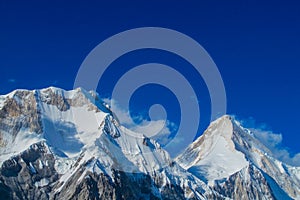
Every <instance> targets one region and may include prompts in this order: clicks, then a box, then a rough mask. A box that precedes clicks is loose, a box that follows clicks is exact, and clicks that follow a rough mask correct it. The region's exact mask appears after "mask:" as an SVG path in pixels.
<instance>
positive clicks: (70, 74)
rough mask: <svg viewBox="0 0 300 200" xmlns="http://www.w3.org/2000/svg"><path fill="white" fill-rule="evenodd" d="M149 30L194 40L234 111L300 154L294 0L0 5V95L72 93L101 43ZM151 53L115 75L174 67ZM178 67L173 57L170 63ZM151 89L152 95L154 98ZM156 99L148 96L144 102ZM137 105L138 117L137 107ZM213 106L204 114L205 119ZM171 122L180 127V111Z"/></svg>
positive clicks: (299, 43)
mask: <svg viewBox="0 0 300 200" xmlns="http://www.w3.org/2000/svg"><path fill="white" fill-rule="evenodd" d="M144 26H159V27H166V28H171V29H175V30H177V31H180V32H182V33H185V34H187V35H189V36H190V37H192V38H194V39H195V40H197V41H198V42H199V43H200V44H201V45H202V46H203V47H204V48H205V49H206V50H207V51H208V53H209V54H210V55H211V57H212V58H213V59H214V61H215V63H216V64H217V66H218V68H219V70H220V72H221V74H222V77H223V80H224V83H225V87H226V92H227V100H228V113H229V114H236V115H237V116H238V117H239V118H242V119H244V118H248V117H253V118H254V119H255V120H256V121H257V123H258V124H261V123H266V124H267V125H268V126H269V128H270V129H272V130H273V131H274V132H277V133H282V134H283V138H284V145H285V146H287V147H289V148H291V150H292V152H294V153H295V152H300V145H299V141H300V129H299V115H300V106H299V102H300V89H299V85H300V78H299V72H300V61H299V58H300V4H299V3H298V2H297V1H268V2H262V1H252V0H251V1H250V0H249V1H244V0H236V1H226V2H225V1H181V2H180V3H179V2H175V1H128V2H125V1H89V2H87V1H86V2H85V1H75V2H74V1H14V0H0V66H1V73H0V84H1V87H0V94H5V93H8V92H10V91H11V90H13V89H16V88H26V89H35V88H43V87H48V86H50V85H54V86H58V87H61V88H64V89H72V87H73V82H74V78H75V75H76V73H77V70H78V68H79V66H80V64H81V62H82V61H83V59H84V58H85V56H86V55H87V54H88V53H89V52H90V51H91V50H92V49H93V48H94V47H95V46H96V45H97V44H99V43H100V42H101V41H103V40H105V39H106V38H108V37H109V36H111V35H114V34H116V33H118V32H121V31H124V30H127V29H131V28H137V27H144ZM144 53H148V56H143V55H145V54H143V55H142V54H141V52H136V54H135V55H128V57H127V58H125V57H124V58H123V61H122V58H120V60H117V61H116V63H115V64H114V65H115V70H116V69H117V67H118V66H119V65H118V63H119V64H120V65H130V62H132V63H137V64H141V63H143V62H145V60H146V61H155V60H156V61H159V59H161V61H162V62H168V61H170V58H172V57H174V56H172V55H169V54H167V53H164V52H144ZM154 55H156V57H155V56H154ZM157 55H159V56H157ZM176 59H177V60H176ZM171 60H172V59H171ZM122 62H123V63H122ZM180 62H181V61H180V60H178V58H174V61H171V63H168V64H170V65H172V64H173V65H176V63H177V64H178V63H180ZM111 71H112V72H114V70H113V69H112V70H111ZM116 74H118V73H117V72H116ZM195 80H198V79H194V80H193V78H192V80H191V82H193V81H195ZM202 85H203V83H201V81H200V82H199V86H195V87H199V88H198V89H199V91H201V92H200V93H201V95H200V98H201V96H203V102H204V103H203V104H204V105H205V104H206V103H207V102H209V100H207V98H208V97H206V100H205V95H206V96H207V93H205V91H204V90H203V91H202V89H201V88H202ZM107 88H109V87H106V89H105V88H104V89H103V91H106V90H108V89H107ZM146 89H147V88H146ZM155 89H156V91H157V88H155ZM153 91H154V89H153ZM153 91H152V92H151V89H150V92H148V94H153V95H154V96H155V94H157V93H155V92H153ZM103 93H105V95H106V92H103ZM138 94H139V91H137V94H136V95H137V96H138ZM161 94H162V93H161ZM153 95H152V96H153ZM150 96H151V95H150ZM144 97H145V96H144ZM169 97H170V98H173V97H172V94H169V93H168V92H165V93H164V98H169ZM155 98H158V97H157V96H155ZM155 101H156V100H155V99H154V100H149V98H148V97H147V98H144V99H143V98H142V102H143V103H145V104H146V105H148V104H151V103H153V102H155ZM201 101H202V100H201ZM175 102H176V101H175ZM205 102H206V103H205ZM136 105H137V107H138V109H137V108H136V109H135V110H136V111H139V109H140V107H139V105H140V104H139V103H136ZM174 105H175V103H174ZM204 107H207V108H209V105H207V106H204ZM207 108H206V109H205V108H202V109H203V110H204V114H203V115H202V113H201V116H202V117H203V118H205V117H204V116H205V115H206V113H205V112H208V109H207ZM176 109H178V107H176V106H175V107H174V108H173V109H171V110H172V112H175V111H176ZM170 118H172V120H174V121H176V120H177V119H176V115H175V114H174V115H173V116H170Z"/></svg>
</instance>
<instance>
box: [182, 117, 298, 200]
mask: <svg viewBox="0 0 300 200" xmlns="http://www.w3.org/2000/svg"><path fill="white" fill-rule="evenodd" d="M176 161H177V162H178V163H179V164H180V165H181V166H182V167H183V168H184V169H186V170H188V171H189V172H191V173H192V174H193V175H195V176H197V177H199V178H201V179H202V180H204V181H206V182H207V183H208V184H209V185H210V186H212V187H214V188H216V190H217V191H219V192H220V193H223V192H224V191H227V193H228V194H227V196H229V197H231V198H241V196H238V195H240V194H239V193H238V191H241V190H242V187H241V186H243V185H244V187H245V185H247V186H249V188H248V189H251V190H254V191H255V190H256V191H257V194H263V193H262V192H261V191H262V188H265V189H264V190H265V191H267V190H269V191H270V193H271V194H270V195H269V197H267V196H268V194H267V193H265V194H263V195H262V196H261V197H260V198H262V197H264V198H266V199H268V198H272V196H273V197H274V198H277V199H289V198H299V197H300V196H299V195H300V182H299V177H297V174H298V172H299V171H298V170H299V168H298V167H291V166H289V165H287V164H285V163H283V162H281V161H279V160H277V159H275V158H274V156H273V155H272V152H270V150H269V149H267V148H266V147H265V146H264V145H263V144H262V143H261V142H260V141H259V140H258V139H256V138H255V137H254V136H253V134H252V133H251V131H249V130H247V129H245V128H243V127H242V126H241V125H240V124H239V122H237V121H235V120H234V119H232V117H230V116H223V117H221V118H219V119H218V120H216V121H214V122H213V123H211V125H210V126H209V127H208V129H207V130H206V131H205V132H204V134H203V135H202V136H201V137H199V138H198V139H197V140H196V141H195V142H193V143H192V144H191V145H190V146H189V147H188V148H187V149H186V150H185V151H184V152H183V153H182V154H181V155H179V156H178V157H177V158H176ZM233 177H234V178H233ZM238 177H239V178H238ZM259 177H260V179H261V180H260V181H258V182H257V179H258V178H259ZM237 180H240V181H239V184H240V185H239V184H237V182H235V181H237ZM264 182H266V183H267V187H265V186H264V185H263V184H262V183H264ZM259 183H260V184H259ZM230 185H231V188H230V187H229V186H230ZM246 188H247V187H246ZM222 191H223V192H222ZM245 192H246V191H245ZM223 194H225V193H223ZM235 195H237V196H235ZM246 196H247V195H246ZM248 197H249V195H248ZM243 198H245V197H243ZM250 199H251V198H250Z"/></svg>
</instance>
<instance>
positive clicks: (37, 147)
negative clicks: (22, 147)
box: [0, 142, 59, 200]
mask: <svg viewBox="0 0 300 200" xmlns="http://www.w3.org/2000/svg"><path fill="white" fill-rule="evenodd" d="M54 163H55V159H54V156H53V155H52V154H51V153H50V152H49V149H48V147H47V146H46V144H45V143H43V142H41V143H37V144H34V145H32V146H30V148H29V149H28V150H26V151H24V152H22V153H21V154H20V155H17V156H15V157H13V158H11V159H9V160H7V161H5V162H4V163H3V164H2V166H1V169H0V172H1V174H0V191H3V192H1V193H0V199H20V200H21V199H33V200H34V199H49V192H51V191H52V187H53V183H55V182H56V181H57V180H58V178H59V175H58V173H57V172H56V170H55V168H54ZM4 197H5V198H4Z"/></svg>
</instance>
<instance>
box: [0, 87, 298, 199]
mask: <svg viewBox="0 0 300 200" xmlns="http://www.w3.org/2000/svg"><path fill="white" fill-rule="evenodd" d="M0 166H1V167H0V199H290V198H298V197H299V185H300V181H299V177H300V173H299V172H300V170H299V168H297V167H291V166H288V165H286V164H284V163H282V162H280V161H278V160H276V159H274V158H273V157H272V156H271V152H269V151H268V150H267V149H266V148H265V147H264V146H263V145H261V144H260V142H259V141H257V140H256V139H255V138H253V137H252V136H251V134H249V133H248V132H247V130H245V129H243V128H242V127H240V126H239V125H238V124H236V123H235V122H234V120H232V119H230V117H228V116H225V117H223V118H221V119H219V120H217V121H216V122H213V123H212V125H211V126H210V127H209V128H208V129H207V131H206V132H205V133H204V134H203V136H201V137H200V138H199V139H198V140H196V141H195V142H194V143H192V144H191V145H190V146H189V147H188V148H187V149H186V151H185V152H184V153H183V154H182V155H180V156H179V157H178V158H176V159H175V160H173V159H171V158H170V156H169V154H168V152H166V151H165V150H163V149H162V148H161V147H160V145H159V144H158V143H157V142H156V141H154V140H152V139H150V138H146V137H145V136H144V135H142V134H139V133H133V132H131V131H130V130H127V129H126V128H124V127H122V126H120V125H119V123H118V121H117V119H115V118H114V114H113V113H112V111H111V110H109V108H108V107H107V106H106V105H105V104H104V103H103V102H101V101H100V100H99V99H98V97H97V95H96V94H95V93H92V92H86V91H84V90H82V89H77V90H73V91H64V90H61V89H58V88H47V89H43V90H34V91H27V90H17V91H14V92H12V93H10V94H8V95H4V96H0Z"/></svg>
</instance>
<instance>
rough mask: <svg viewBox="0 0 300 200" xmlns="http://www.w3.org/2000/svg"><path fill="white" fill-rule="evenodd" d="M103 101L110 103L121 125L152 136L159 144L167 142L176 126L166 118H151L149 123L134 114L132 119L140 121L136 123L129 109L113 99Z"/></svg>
mask: <svg viewBox="0 0 300 200" xmlns="http://www.w3.org/2000/svg"><path fill="white" fill-rule="evenodd" d="M103 101H104V102H106V103H107V104H110V105H111V107H112V110H113V112H114V113H115V115H116V116H117V118H118V120H119V121H120V123H121V124H122V125H123V126H125V127H126V128H128V129H130V130H132V131H134V132H137V133H141V134H144V135H145V136H147V137H152V138H154V139H155V140H157V142H159V143H160V144H165V143H167V142H168V140H169V139H170V138H169V137H170V134H171V133H172V132H173V131H174V130H176V128H177V126H176V124H174V123H173V122H170V121H168V120H167V121H165V120H152V121H151V124H150V121H148V120H146V119H144V116H142V115H140V116H134V118H135V119H134V120H137V121H139V122H140V123H139V124H136V123H135V122H134V120H133V119H132V117H131V116H130V113H129V111H128V110H125V109H123V108H121V107H120V106H119V105H118V103H117V102H116V101H115V100H113V99H103Z"/></svg>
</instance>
